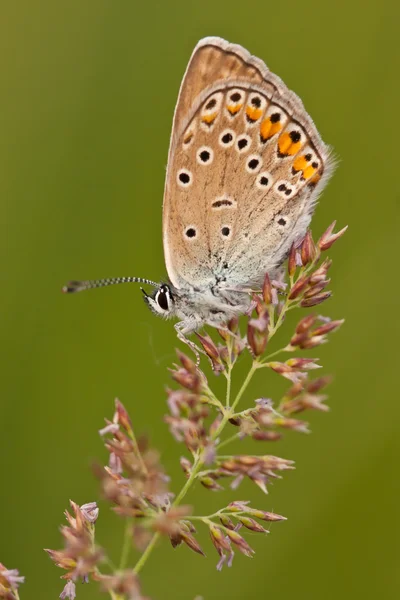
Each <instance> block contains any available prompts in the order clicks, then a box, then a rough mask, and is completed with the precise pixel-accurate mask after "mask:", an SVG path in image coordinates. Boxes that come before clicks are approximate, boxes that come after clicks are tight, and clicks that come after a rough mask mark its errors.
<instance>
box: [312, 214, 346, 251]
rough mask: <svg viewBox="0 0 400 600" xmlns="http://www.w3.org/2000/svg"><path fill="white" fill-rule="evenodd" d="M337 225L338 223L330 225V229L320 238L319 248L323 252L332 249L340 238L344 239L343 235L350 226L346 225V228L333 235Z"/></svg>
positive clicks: (334, 222)
mask: <svg viewBox="0 0 400 600" xmlns="http://www.w3.org/2000/svg"><path fill="white" fill-rule="evenodd" d="M335 225H336V221H333V223H331V225H329V227H328V229H327V230H326V231H325V232H324V233H323V234H322V235H321V237H320V238H319V240H318V247H319V248H320V249H321V250H328V248H330V247H331V246H332V245H333V244H334V243H335V242H336V241H337V240H338V239H339V238H340V237H342V235H343V234H344V233H345V231H346V229H347V228H348V225H346V227H343V229H341V230H340V231H338V232H337V233H332V232H333V230H334V228H335Z"/></svg>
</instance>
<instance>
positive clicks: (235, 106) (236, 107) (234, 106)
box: [227, 104, 243, 115]
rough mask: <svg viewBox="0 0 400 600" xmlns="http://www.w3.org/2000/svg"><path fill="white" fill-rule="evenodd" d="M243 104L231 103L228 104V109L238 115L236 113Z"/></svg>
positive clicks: (232, 113)
mask: <svg viewBox="0 0 400 600" xmlns="http://www.w3.org/2000/svg"><path fill="white" fill-rule="evenodd" d="M242 106H243V104H229V105H228V106H227V109H228V111H229V112H230V113H231V115H236V113H238V112H239V110H240V109H241V108H242Z"/></svg>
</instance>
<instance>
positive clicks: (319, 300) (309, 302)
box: [300, 292, 332, 308]
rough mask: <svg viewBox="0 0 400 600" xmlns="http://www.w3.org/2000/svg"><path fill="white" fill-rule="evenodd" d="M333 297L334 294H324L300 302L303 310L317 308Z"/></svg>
mask: <svg viewBox="0 0 400 600" xmlns="http://www.w3.org/2000/svg"><path fill="white" fill-rule="evenodd" d="M331 296H332V292H323V293H321V294H317V295H316V296H313V297H312V298H305V299H303V300H302V301H301V302H300V306H302V307H303V308H309V307H310V306H317V304H321V303H322V302H324V301H325V300H327V299H328V298H330V297H331Z"/></svg>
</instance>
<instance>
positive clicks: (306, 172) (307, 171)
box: [303, 165, 317, 179]
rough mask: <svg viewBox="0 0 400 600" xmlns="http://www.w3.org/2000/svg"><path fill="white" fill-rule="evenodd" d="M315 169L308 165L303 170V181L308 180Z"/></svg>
mask: <svg viewBox="0 0 400 600" xmlns="http://www.w3.org/2000/svg"><path fill="white" fill-rule="evenodd" d="M316 170H317V169H316V168H315V167H313V166H312V165H310V166H309V167H307V168H306V169H304V171H303V178H304V179H310V177H311V176H312V175H314V173H315V171H316Z"/></svg>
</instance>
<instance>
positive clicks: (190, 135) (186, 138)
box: [183, 131, 193, 144]
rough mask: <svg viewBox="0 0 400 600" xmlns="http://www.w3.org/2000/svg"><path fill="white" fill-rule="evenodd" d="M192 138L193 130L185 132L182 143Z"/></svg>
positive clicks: (186, 142)
mask: <svg viewBox="0 0 400 600" xmlns="http://www.w3.org/2000/svg"><path fill="white" fill-rule="evenodd" d="M192 138H193V132H192V131H190V132H189V133H187V134H186V136H185V137H184V138H183V143H184V144H188V143H189V142H190V141H191V140H192Z"/></svg>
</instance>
